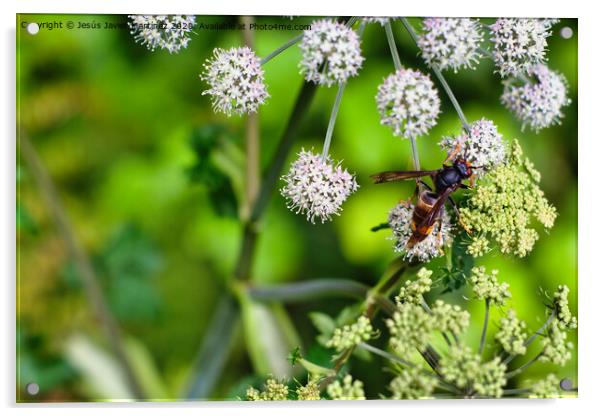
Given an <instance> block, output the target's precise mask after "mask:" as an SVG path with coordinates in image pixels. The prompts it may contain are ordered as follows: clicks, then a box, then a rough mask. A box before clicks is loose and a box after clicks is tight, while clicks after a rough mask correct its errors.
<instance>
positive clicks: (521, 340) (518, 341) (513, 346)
mask: <svg viewBox="0 0 602 416" xmlns="http://www.w3.org/2000/svg"><path fill="white" fill-rule="evenodd" d="M526 328H527V324H526V323H525V322H524V321H521V320H520V319H518V317H517V316H516V312H514V310H513V309H510V310H509V311H508V314H507V315H506V316H505V317H503V318H502V319H500V330H499V331H498V332H497V334H495V339H496V340H497V341H498V342H499V343H500V345H501V346H502V348H503V349H504V351H506V352H507V353H508V354H510V355H522V354H524V353H526V352H527V347H526V346H525V341H526V339H527V334H526V332H525V330H526Z"/></svg>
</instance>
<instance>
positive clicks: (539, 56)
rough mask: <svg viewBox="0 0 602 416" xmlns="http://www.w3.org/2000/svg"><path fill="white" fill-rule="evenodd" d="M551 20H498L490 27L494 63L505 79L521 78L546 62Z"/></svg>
mask: <svg viewBox="0 0 602 416" xmlns="http://www.w3.org/2000/svg"><path fill="white" fill-rule="evenodd" d="M550 23H551V22H550V21H549V19H530V18H529V19H505V18H502V19H498V20H496V22H495V23H494V24H493V25H491V26H490V29H491V42H492V43H493V51H492V53H493V60H494V62H495V64H496V66H497V71H498V72H499V73H500V75H501V76H502V77H506V76H508V75H512V76H517V75H519V74H521V73H524V72H525V71H527V70H528V69H529V68H531V66H533V65H535V64H539V63H541V62H543V61H544V60H545V53H546V47H547V45H548V43H547V40H546V39H547V37H548V36H550V34H551V33H550V31H549V29H550V27H551V24H550Z"/></svg>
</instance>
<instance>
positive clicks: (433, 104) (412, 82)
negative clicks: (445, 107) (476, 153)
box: [376, 68, 441, 138]
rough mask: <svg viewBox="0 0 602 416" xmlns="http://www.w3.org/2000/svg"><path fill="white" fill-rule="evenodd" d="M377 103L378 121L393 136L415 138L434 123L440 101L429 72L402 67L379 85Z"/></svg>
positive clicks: (424, 132)
mask: <svg viewBox="0 0 602 416" xmlns="http://www.w3.org/2000/svg"><path fill="white" fill-rule="evenodd" d="M376 106H377V109H378V112H379V113H380V117H381V119H380V122H381V124H383V125H385V126H389V127H390V128H391V129H392V130H393V134H394V135H396V136H399V137H406V138H415V137H418V136H421V135H424V134H426V133H428V131H429V130H430V129H431V128H432V127H433V126H435V124H436V123H437V117H438V115H439V113H440V107H441V102H440V100H439V95H438V94H437V90H436V89H435V86H434V84H433V82H432V81H431V79H430V77H429V76H428V75H424V74H422V73H421V72H419V71H415V70H411V69H405V68H402V69H400V70H399V71H397V72H395V73H394V74H391V75H389V76H388V77H387V78H385V80H384V82H383V83H382V84H381V85H380V86H379V87H378V93H377V94H376Z"/></svg>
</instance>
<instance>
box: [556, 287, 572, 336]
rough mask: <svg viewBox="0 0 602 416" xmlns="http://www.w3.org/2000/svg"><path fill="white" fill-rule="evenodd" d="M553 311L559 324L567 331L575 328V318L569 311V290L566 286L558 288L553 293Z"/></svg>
mask: <svg viewBox="0 0 602 416" xmlns="http://www.w3.org/2000/svg"><path fill="white" fill-rule="evenodd" d="M554 310H555V312H556V317H557V318H558V321H559V322H560V324H561V325H562V326H563V327H565V328H568V329H574V328H577V318H575V317H574V316H573V314H572V313H571V310H570V309H569V288H568V286H567V285H560V286H558V290H557V291H556V292H555V293H554Z"/></svg>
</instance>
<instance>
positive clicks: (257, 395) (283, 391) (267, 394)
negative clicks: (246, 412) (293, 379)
mask: <svg viewBox="0 0 602 416" xmlns="http://www.w3.org/2000/svg"><path fill="white" fill-rule="evenodd" d="M247 400H250V401H281V400H288V386H287V385H286V384H283V383H281V382H279V381H278V380H276V379H275V378H272V377H270V378H268V380H267V381H266V383H265V386H264V390H263V391H261V392H260V391H259V390H257V389H255V388H253V387H249V388H248V389H247Z"/></svg>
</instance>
